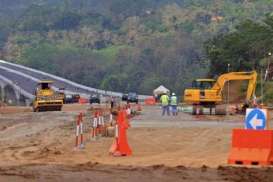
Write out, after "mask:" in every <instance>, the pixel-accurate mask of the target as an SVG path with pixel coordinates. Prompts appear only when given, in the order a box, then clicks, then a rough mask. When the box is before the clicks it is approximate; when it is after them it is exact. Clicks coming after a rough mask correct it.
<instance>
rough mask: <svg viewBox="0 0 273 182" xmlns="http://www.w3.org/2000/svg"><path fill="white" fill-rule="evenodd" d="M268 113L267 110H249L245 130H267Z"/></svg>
mask: <svg viewBox="0 0 273 182" xmlns="http://www.w3.org/2000/svg"><path fill="white" fill-rule="evenodd" d="M266 120H267V111H266V110H265V109H258V108H255V109H247V111H246V116H245V128H246V129H254V130H264V129H265V128H266Z"/></svg>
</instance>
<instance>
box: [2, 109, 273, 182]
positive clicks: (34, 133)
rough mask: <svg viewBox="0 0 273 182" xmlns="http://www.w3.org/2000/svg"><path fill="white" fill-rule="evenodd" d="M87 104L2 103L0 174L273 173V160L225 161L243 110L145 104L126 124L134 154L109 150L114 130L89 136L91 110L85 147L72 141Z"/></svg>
mask: <svg viewBox="0 0 273 182" xmlns="http://www.w3.org/2000/svg"><path fill="white" fill-rule="evenodd" d="M88 107H89V106H88V105H67V106H65V107H64V109H63V111H62V112H42V113H33V112H31V109H30V108H14V107H5V108H0V113H1V114H0V159H1V160H0V181H19V182H21V181H142V182H146V181H273V168H258V167H254V168H253V167H252V168H245V167H232V166H228V165H227V164H226V161H227V156H228V152H229V147H230V142H231V141H230V138H231V131H232V129H233V128H241V127H243V117H242V116H238V115H236V116H227V117H223V116H199V117H194V116H191V115H189V114H186V113H179V115H178V116H177V117H174V116H164V117H161V115H160V114H161V113H160V108H159V107H156V106H155V107H144V108H143V112H142V114H141V115H139V116H136V117H135V118H134V119H132V120H131V128H130V129H129V130H128V140H129V144H130V146H131V148H132V150H133V155H132V156H130V157H112V156H110V155H109V153H108V151H109V148H110V146H111V144H112V142H113V138H99V139H98V140H96V141H94V140H90V136H89V122H90V118H89V114H87V116H86V117H85V131H86V134H85V148H84V149H82V150H75V148H74V143H75V117H76V115H77V114H78V113H79V111H86V109H87V108H88ZM271 124H272V123H271Z"/></svg>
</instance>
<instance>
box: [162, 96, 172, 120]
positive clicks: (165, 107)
mask: <svg viewBox="0 0 273 182" xmlns="http://www.w3.org/2000/svg"><path fill="white" fill-rule="evenodd" d="M160 102H161V106H162V116H164V115H165V112H167V114H168V116H169V115H170V110H169V96H168V95H167V94H166V93H163V95H162V96H161V97H160Z"/></svg>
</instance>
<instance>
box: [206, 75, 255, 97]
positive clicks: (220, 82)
mask: <svg viewBox="0 0 273 182" xmlns="http://www.w3.org/2000/svg"><path fill="white" fill-rule="evenodd" d="M233 80H240V81H241V80H248V81H249V83H248V88H247V96H246V99H247V100H250V99H251V96H253V95H254V94H255V89H256V81H257V73H256V71H252V72H230V73H226V74H223V75H221V76H220V77H219V78H218V79H217V81H216V83H215V84H214V85H213V87H212V88H211V89H214V90H218V91H219V92H222V91H223V88H224V86H225V83H226V82H228V81H233Z"/></svg>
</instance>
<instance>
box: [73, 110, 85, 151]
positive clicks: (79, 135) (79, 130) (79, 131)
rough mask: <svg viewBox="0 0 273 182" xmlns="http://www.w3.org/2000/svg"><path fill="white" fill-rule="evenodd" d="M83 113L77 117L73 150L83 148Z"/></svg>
mask: <svg viewBox="0 0 273 182" xmlns="http://www.w3.org/2000/svg"><path fill="white" fill-rule="evenodd" d="M83 147H84V144H83V113H80V114H79V115H78V116H77V126H76V142H75V148H80V149H81V148H83Z"/></svg>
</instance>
